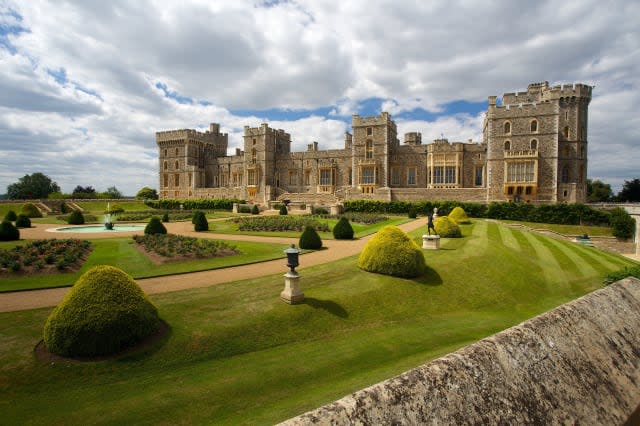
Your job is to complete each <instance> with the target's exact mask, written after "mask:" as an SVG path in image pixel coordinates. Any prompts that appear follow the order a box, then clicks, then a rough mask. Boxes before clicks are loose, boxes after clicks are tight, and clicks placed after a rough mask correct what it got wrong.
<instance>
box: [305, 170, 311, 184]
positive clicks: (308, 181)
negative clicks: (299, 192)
mask: <svg viewBox="0 0 640 426" xmlns="http://www.w3.org/2000/svg"><path fill="white" fill-rule="evenodd" d="M304 184H305V185H306V186H309V185H311V170H305V171H304Z"/></svg>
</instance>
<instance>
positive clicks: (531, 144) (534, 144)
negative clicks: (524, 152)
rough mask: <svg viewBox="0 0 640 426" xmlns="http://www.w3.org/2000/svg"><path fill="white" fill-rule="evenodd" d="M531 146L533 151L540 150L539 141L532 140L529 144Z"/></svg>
mask: <svg viewBox="0 0 640 426" xmlns="http://www.w3.org/2000/svg"><path fill="white" fill-rule="evenodd" d="M529 146H530V147H531V149H538V140H537V139H531V143H530V144H529Z"/></svg>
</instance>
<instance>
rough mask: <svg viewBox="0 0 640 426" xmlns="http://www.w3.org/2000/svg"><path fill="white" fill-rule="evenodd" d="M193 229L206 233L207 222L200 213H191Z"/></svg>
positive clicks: (205, 217) (207, 228)
mask: <svg viewBox="0 0 640 426" xmlns="http://www.w3.org/2000/svg"><path fill="white" fill-rule="evenodd" d="M193 229H194V230H195V231H196V232H202V231H208V230H209V222H207V216H205V214H204V213H203V212H201V211H197V212H195V213H193Z"/></svg>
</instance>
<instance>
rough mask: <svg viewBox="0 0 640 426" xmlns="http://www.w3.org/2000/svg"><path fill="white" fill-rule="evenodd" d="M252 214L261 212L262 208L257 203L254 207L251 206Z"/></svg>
mask: <svg viewBox="0 0 640 426" xmlns="http://www.w3.org/2000/svg"><path fill="white" fill-rule="evenodd" d="M251 214H260V209H259V208H258V205H257V204H254V205H253V207H251Z"/></svg>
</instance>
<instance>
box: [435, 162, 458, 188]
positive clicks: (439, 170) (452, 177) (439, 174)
mask: <svg viewBox="0 0 640 426" xmlns="http://www.w3.org/2000/svg"><path fill="white" fill-rule="evenodd" d="M433 183H434V184H436V185H438V184H440V185H442V184H454V183H456V168H455V166H446V167H445V166H435V167H434V168H433Z"/></svg>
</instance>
